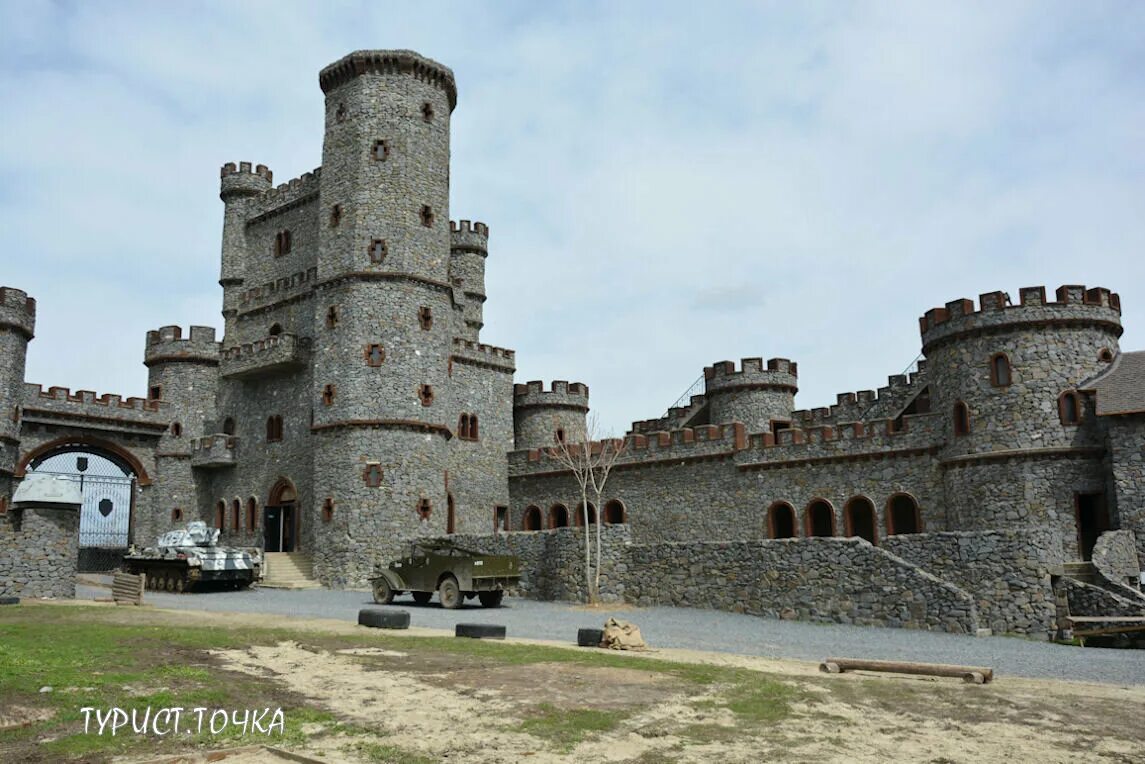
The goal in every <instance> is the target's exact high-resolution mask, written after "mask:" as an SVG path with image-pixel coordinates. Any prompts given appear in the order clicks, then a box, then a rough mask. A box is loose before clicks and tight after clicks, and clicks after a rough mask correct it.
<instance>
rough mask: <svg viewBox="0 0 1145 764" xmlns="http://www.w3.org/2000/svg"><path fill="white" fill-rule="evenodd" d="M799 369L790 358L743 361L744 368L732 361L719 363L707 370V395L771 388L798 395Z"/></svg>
mask: <svg viewBox="0 0 1145 764" xmlns="http://www.w3.org/2000/svg"><path fill="white" fill-rule="evenodd" d="M798 377H799V367H798V365H797V364H796V363H795V362H794V361H789V360H788V359H786V358H769V359H768V360H767V363H766V365H765V364H764V362H763V359H762V358H743V359H741V360H740V368H738V369H737V368H736V365H735V364H734V363H733V362H731V361H717V362H716V363H714V364H712V365H711V366H707V367H705V368H704V385H705V388H706V391H707V394H708V395H709V396H710V395H712V394H713V393H719V392H723V391H726V390H736V389H744V388H771V389H776V390H786V391H790V392H792V393H794V392H796V390H797V389H798V388H797V385H798Z"/></svg>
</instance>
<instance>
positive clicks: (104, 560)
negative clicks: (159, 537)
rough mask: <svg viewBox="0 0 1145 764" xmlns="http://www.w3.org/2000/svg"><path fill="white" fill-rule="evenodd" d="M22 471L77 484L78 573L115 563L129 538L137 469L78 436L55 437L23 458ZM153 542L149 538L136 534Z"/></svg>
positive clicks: (107, 450)
mask: <svg viewBox="0 0 1145 764" xmlns="http://www.w3.org/2000/svg"><path fill="white" fill-rule="evenodd" d="M25 462H26V463H25V467H24V472H23V474H25V475H27V474H29V473H32V474H46V475H54V476H56V477H62V478H65V479H67V480H70V481H72V482H75V483H77V484H78V485H79V489H80V495H81V496H82V498H83V503H82V504H81V505H80V516H79V551H78V557H77V560H76V563H77V568H78V570H79V572H81V573H101V572H105V571H109V570H112V569H114V568H116V567H118V566H119V565H120V564H121V563H122V562H123V555H124V554H125V553H126V551H127V548H128V547H129V546H130V545H131V544H132V543H133V542H134V538H133V531H134V510H135V485H136V483H137V482H139V481H137V474H136V472H135V470H134V469H133V465H132V464H131V462H130V461H129V460H128V459H127V458H125V457H124V455H123V454H121V453H119V452H118V451H115V450H111V449H104V448H99V447H95V446H92V445H91V444H84V443H81V442H67V443H57V444H56V445H54V446H49V447H46V448H44V449H42V450H40V451H38V452H35V453H33V454H30V455H29V456H28V457H26V459H25ZM140 541H143V542H144V543H147V544H154V543H155V539H140Z"/></svg>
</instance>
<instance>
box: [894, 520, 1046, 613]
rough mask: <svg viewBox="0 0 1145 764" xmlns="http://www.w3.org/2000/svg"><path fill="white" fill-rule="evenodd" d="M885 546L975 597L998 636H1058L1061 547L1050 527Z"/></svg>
mask: <svg viewBox="0 0 1145 764" xmlns="http://www.w3.org/2000/svg"><path fill="white" fill-rule="evenodd" d="M883 548H884V549H886V550H887V551H888V552H890V553H892V554H895V555H898V556H899V557H901V558H903V559H904V560H908V561H909V562H911V563H913V564H915V565H917V566H919V567H920V568H922V569H923V570H925V571H927V572H928V573H931V574H933V575H935V576H938V577H939V578H941V579H942V580H944V581H949V582H950V583H952V584H954V585H955V586H958V587H960V588H961V589H964V590H965V591H967V592H970V594H971V595H972V596H973V597H974V600H975V603H976V605H977V607H978V613H979V615H980V617H981V620H982V626H983V627H986V628H990V629H992V630H993V631H994V632H995V633H998V634H1004V633H1012V634H1037V635H1042V634H1052V633H1053V630H1054V623H1055V606H1054V596H1053V589H1052V587H1051V583H1050V574H1051V573H1052V572H1055V571H1059V570H1060V569H1061V564H1062V559H1061V552H1060V549H1061V543H1060V542H1059V541H1058V540H1057V537H1056V536H1055V535H1054V534H1053V533H1052V532H1051V531H1049V530H1048V529H1041V528H1028V529H1024V528H1009V529H1006V530H1000V531H985V532H969V533H967V532H961V533H919V534H909V535H900V536H890V537H888V538H887V539H886V540H885V541H884V542H883Z"/></svg>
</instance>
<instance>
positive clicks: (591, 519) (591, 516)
mask: <svg viewBox="0 0 1145 764" xmlns="http://www.w3.org/2000/svg"><path fill="white" fill-rule="evenodd" d="M576 524H577V527H578V528H579V527H581V526H583V525H584V502H583V501H582V502H581V503H580V504H577V506H576ZM588 524H589V525H596V505H594V504H593V503H592V502H591V501H590V502H589V503H588Z"/></svg>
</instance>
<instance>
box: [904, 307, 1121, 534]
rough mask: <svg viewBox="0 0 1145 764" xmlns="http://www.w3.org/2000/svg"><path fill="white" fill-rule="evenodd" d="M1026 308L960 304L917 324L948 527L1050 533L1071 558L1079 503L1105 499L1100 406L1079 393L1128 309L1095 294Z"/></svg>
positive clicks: (1111, 348) (1104, 358)
mask: <svg viewBox="0 0 1145 764" xmlns="http://www.w3.org/2000/svg"><path fill="white" fill-rule="evenodd" d="M1019 296H1020V299H1019V303H1018V304H1017V305H1013V304H1011V300H1010V298H1009V296H1008V295H1006V294H1004V293H1002V292H991V293H988V294H983V295H980V297H979V306H978V308H977V309H975V305H974V302H973V301H972V300H968V299H962V300H955V301H953V302H949V303H947V304H946V306H945V307H942V308H934V309H932V310H929V311H927V313H926V315H924V316H923V317H922V318H921V319H920V320H919V325H920V329H921V332H922V350H923V353H924V354H925V355H926V358H927V368H928V370H929V374H930V379H931V380H932V382H931V401H932V409H933V411H935V412H938V413H940V414H941V415H942V421H943V425H942V427H943V435H944V437H943V440H944V442H945V446H944V448H943V451H942V469H943V478H944V492H945V498H946V511H947V524H948V527H949V528H950V530H989V529H994V528H1001V527H1005V526H1011V525H1029V524H1036V525H1039V526H1043V527H1044V526H1048V527H1050V528H1053V529H1055V530H1056V531H1057V532H1058V533H1059V534H1060V536H1061V538H1062V541H1063V546H1064V551H1065V553H1066V554H1067V555H1071V556H1072V555H1074V554H1078V553H1080V551H1079V549H1078V541H1077V539H1078V532H1079V527H1078V525H1077V517H1078V514H1077V513H1078V507H1079V501H1081V502H1082V503H1083V504H1084V503H1086V502H1097V503H1099V504H1100V503H1102V501H1101V498H1100V497H1101V495H1102V494H1103V492H1104V490H1105V486H1104V477H1103V469H1102V454H1103V450H1104V447H1103V443H1102V436H1101V433H1100V431H1099V427H1098V423H1097V421H1096V417H1095V415H1094V411H1093V401H1092V400H1091V399H1089V398H1087V397H1086V396H1084V395H1082V394H1079V393H1077V392H1076V388H1077V386H1078V385H1080V384H1081V383H1082V382H1084V381H1085V380H1087V379H1089V378H1091V377H1094V376H1095V375H1097V374H1098V373H1099V372H1101V371H1102V370H1104V369H1105V368H1106V366H1107V365H1108V363H1109V362H1110V361H1111V360H1112V359H1113V357H1114V355H1115V354H1116V353H1117V352H1118V346H1117V340H1118V337H1120V336H1121V331H1122V329H1121V303H1120V299H1119V298H1118V296H1117V295H1116V294H1112V293H1110V292H1109V290H1108V289H1103V288H1100V287H1096V288H1093V289H1086V288H1085V287H1083V286H1063V287H1061V288H1059V289H1058V290H1057V292H1056V295H1055V297H1056V300H1055V301H1052V302H1051V301H1048V300H1047V299H1046V290H1045V288H1044V287H1028V288H1024V289H1022V290H1020V292H1019ZM1079 497H1090V498H1080V499H1079ZM1094 497H1097V498H1094ZM1095 506H1096V505H1095ZM1102 511H1104V510H1102Z"/></svg>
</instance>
